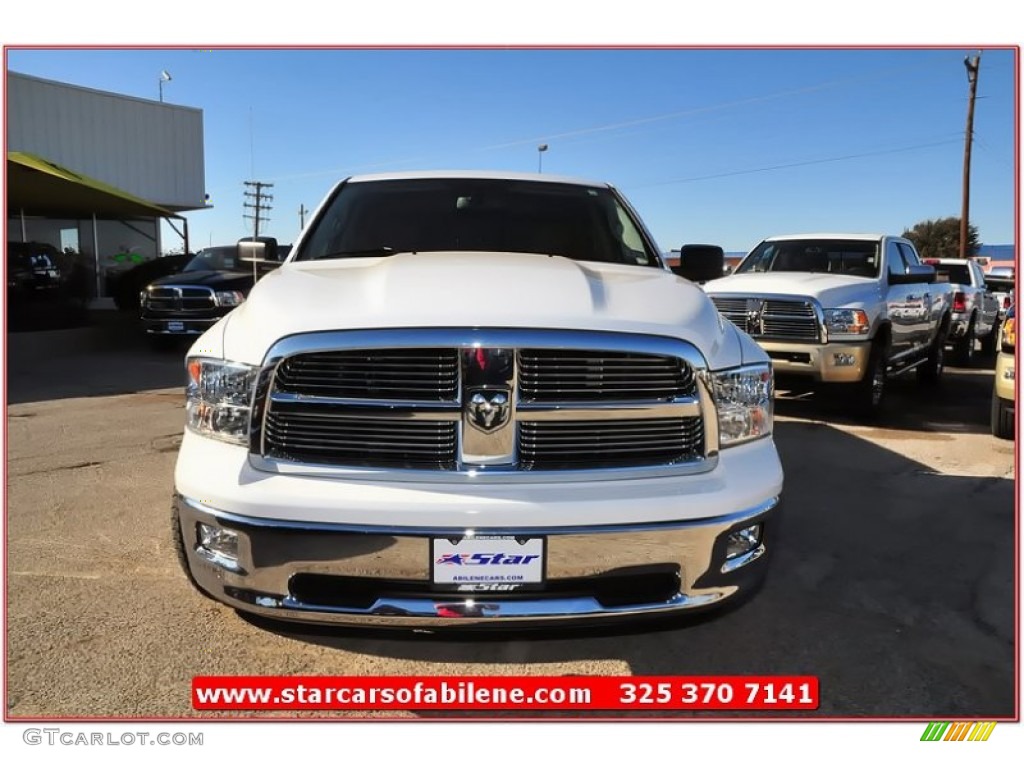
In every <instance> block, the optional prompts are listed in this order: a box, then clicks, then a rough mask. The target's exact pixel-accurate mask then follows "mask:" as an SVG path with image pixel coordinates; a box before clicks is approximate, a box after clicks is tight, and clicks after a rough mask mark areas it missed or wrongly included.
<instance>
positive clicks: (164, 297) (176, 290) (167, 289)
mask: <svg viewBox="0 0 1024 768" xmlns="http://www.w3.org/2000/svg"><path fill="white" fill-rule="evenodd" d="M144 304H145V306H146V307H147V308H149V309H156V310H189V309H213V308H214V307H216V306H217V301H216V299H215V298H214V293H213V289H212V288H206V287H204V286H189V285H164V286H157V287H153V288H149V289H147V291H146V296H145V299H144Z"/></svg>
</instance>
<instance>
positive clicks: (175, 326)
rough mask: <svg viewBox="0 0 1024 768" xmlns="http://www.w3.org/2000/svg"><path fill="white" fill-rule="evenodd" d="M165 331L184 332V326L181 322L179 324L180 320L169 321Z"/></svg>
mask: <svg viewBox="0 0 1024 768" xmlns="http://www.w3.org/2000/svg"><path fill="white" fill-rule="evenodd" d="M167 330H168V331H184V330H185V324H184V323H183V322H181V321H180V320H169V321H168V322H167Z"/></svg>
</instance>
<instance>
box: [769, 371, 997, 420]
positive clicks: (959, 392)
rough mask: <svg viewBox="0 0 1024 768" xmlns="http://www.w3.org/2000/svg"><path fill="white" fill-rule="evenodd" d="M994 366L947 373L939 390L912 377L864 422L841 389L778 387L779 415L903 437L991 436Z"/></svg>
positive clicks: (899, 382) (892, 388) (895, 384)
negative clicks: (927, 434)
mask: <svg viewBox="0 0 1024 768" xmlns="http://www.w3.org/2000/svg"><path fill="white" fill-rule="evenodd" d="M992 376H993V372H992V366H991V365H988V366H987V367H984V366H979V367H976V368H947V369H946V370H945V371H944V372H943V375H942V381H941V383H940V384H939V385H938V386H937V387H933V388H923V387H920V386H919V385H918V384H917V382H916V381H915V379H914V376H913V374H909V375H907V376H906V377H903V378H896V379H892V380H890V381H889V384H888V387H889V389H888V393H887V395H886V401H885V404H884V406H883V408H882V411H881V413H879V414H878V415H877V416H873V417H870V418H865V417H863V416H858V415H857V414H855V413H854V412H853V409H852V407H851V404H850V402H849V401H848V399H847V397H846V395H845V393H844V392H843V390H842V388H838V387H810V386H808V385H806V384H803V383H801V382H800V381H793V380H788V381H787V380H785V379H782V380H780V381H779V382H778V383H777V386H778V392H777V397H776V400H775V413H776V414H777V415H779V416H783V417H790V418H796V419H804V420H808V421H822V422H828V423H830V424H839V425H843V426H863V427H873V428H879V429H883V428H884V429H891V430H899V431H901V432H959V433H963V434H989V432H990V424H989V417H990V414H989V406H990V403H991V397H992Z"/></svg>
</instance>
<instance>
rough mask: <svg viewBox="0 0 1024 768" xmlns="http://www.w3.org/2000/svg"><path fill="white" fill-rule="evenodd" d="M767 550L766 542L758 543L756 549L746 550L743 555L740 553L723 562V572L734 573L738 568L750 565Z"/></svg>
mask: <svg viewBox="0 0 1024 768" xmlns="http://www.w3.org/2000/svg"><path fill="white" fill-rule="evenodd" d="M767 551H768V550H767V549H766V548H765V546H764V544H758V545H757V547H755V548H754V549H752V550H750V551H749V552H745V553H743V554H742V555H739V556H738V557H730V558H727V559H726V561H725V562H724V563H723V564H722V573H732V572H733V571H735V570H736V569H737V568H742V567H743V566H744V565H749V564H750V563H752V562H754V561H755V560H757V559H758V558H759V557H761V555H763V554H764V553H765V552H767Z"/></svg>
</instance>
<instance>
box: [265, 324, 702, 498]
mask: <svg viewBox="0 0 1024 768" xmlns="http://www.w3.org/2000/svg"><path fill="white" fill-rule="evenodd" d="M436 347H447V348H454V349H459V350H462V351H467V350H474V349H512V350H518V349H580V350H600V351H608V352H630V353H640V354H649V355H661V356H666V357H676V358H679V359H682V360H684V361H685V362H686V363H687V365H689V366H690V368H691V370H692V371H693V373H694V376H695V380H696V390H697V394H696V396H695V397H694V398H685V399H680V400H678V401H675V402H671V403H665V402H664V401H658V400H651V401H649V402H644V401H630V403H629V404H628V406H627V405H626V404H625V403H621V402H618V403H616V402H610V403H607V407H604V404H602V403H594V402H587V403H576V402H573V403H557V402H553V403H547V402H542V403H533V402H530V403H522V402H518V395H517V394H515V393H516V388H515V383H516V382H515V380H514V378H513V379H512V380H511V386H512V391H513V393H514V396H513V397H512V409H513V413H512V415H511V418H510V427H511V429H512V430H513V431H515V429H516V426H517V422H516V412H517V411H518V412H519V413H522V414H527V413H529V414H530V419H531V420H533V419H536V420H570V419H584V418H586V419H611V418H616V417H617V416H616V415H615V414H614V411H615V410H616V409H618V411H619V413H618V417H622V416H627V415H628V416H630V417H635V416H637V415H638V414H639V413H641V412H642V413H644V415H645V416H646V415H651V416H652V417H653V416H656V415H660V412H662V411H666V410H667V411H669V412H671V415H672V416H680V415H682V416H696V415H702V416H703V419H704V430H705V432H704V435H705V437H704V456H705V458H704V459H703V460H701V461H694V462H687V463H683V464H674V465H673V464H668V465H666V464H656V465H653V466H641V467H613V468H594V469H591V468H586V469H573V470H522V469H519V468H517V467H515V466H514V465H512V464H511V463H510V462H511V461H514V460H515V453H514V443H513V452H512V453H508V452H505V453H501V452H499V453H498V454H496V455H499V456H500V457H501V458H500V459H499V461H500V462H501V463H495V464H490V465H487V464H485V463H484V462H482V461H477V460H476V457H477V456H478V454H476V453H468V452H466V451H465V450H464V448H463V440H464V439H465V436H466V432H467V431H468V430H467V427H466V425H465V423H462V424H460V428H461V429H460V434H459V435H458V445H459V451H460V456H459V461H458V467H457V469H454V470H444V469H403V468H396V467H381V468H376V467H360V466H347V465H338V464H314V463H310V462H295V461H290V460H284V459H279V458H274V457H271V456H268V455H267V450H266V449H267V446H266V434H267V431H266V423H267V422H266V419H267V411H268V409H267V408H266V407H265V406H266V403H267V402H323V403H335V402H336V403H338V404H343V405H346V406H347V405H352V406H354V407H359V406H365V407H381V406H385V407H387V408H389V409H391V408H397V410H396V411H395V412H396V413H401V414H403V415H402V416H401V417H399V418H410V419H415V418H418V416H417V415H416V413H415V411H416V410H419V409H418V408H416V407H413V408H410V409H408V410H407V409H406V406H409V405H412V406H418V405H419V404H418V403H414V404H409V403H402V402H398V401H395V402H394V403H392V402H390V401H358V405H357V401H355V400H353V401H348V400H344V399H342V400H339V401H332V400H331V399H329V398H319V399H318V398H316V397H315V396H291V398H282V397H281V395H282V394H283V393H278V392H274V391H273V384H274V381H275V377H276V375H277V369H278V367H279V366H280V365H281V363H282V362H283V361H284V360H285V359H287V358H288V357H291V356H292V355H297V354H310V353H316V352H328V351H337V350H353V349H367V350H375V349H407V348H436ZM460 368H461V366H460ZM707 369H708V366H707V363H706V361H705V359H704V357H703V355H702V354H701V353H700V351H699V350H698V349H697V348H696V347H695V346H694V345H693V344H691V343H690V342H687V341H683V340H682V339H676V338H671V337H666V336H653V335H644V334H634V333H617V332H610V331H580V330H560V329H529V328H524V329H519V328H403V329H368V330H353V331H319V332H313V333H305V334H296V335H293V336H287V337H285V338H283V339H281V340H279V341H278V342H276V343H275V344H274V345H273V346H272V347H271V348H270V350H269V351H268V352H267V354H266V356H265V357H264V360H263V363H262V366H261V369H260V374H259V376H258V378H257V386H256V388H255V390H254V394H253V400H252V417H251V423H250V429H251V435H250V441H249V446H250V453H249V463H250V465H251V466H252V467H253V468H254V469H257V470H260V471H264V472H274V473H280V474H293V475H310V476H330V477H344V478H347V479H352V480H376V479H379V478H383V477H386V478H387V479H388V480H389V481H405V482H441V483H448V482H525V483H543V482H567V481H573V480H588V481H589V480H600V479H626V478H649V477H665V476H673V475H691V474H698V473H704V472H709V471H711V470H713V469H714V468H715V467H716V466H717V459H718V450H719V444H718V415H717V411H716V409H715V406H714V398H713V396H712V394H711V393H712V391H713V390H712V389H711V387H710V386H709V383H708V382H707V381H706V380H705V379H704V378H703V377H704V376H705V374H706V372H707ZM461 375H462V374H461V371H460V377H461ZM459 385H460V390H459V391H460V393H461V398H463V399H464V397H465V391H464V390H467V385H466V382H464V381H462V380H461V378H460V381H459ZM268 398H269V399H268ZM606 402H607V401H606ZM439 405H440V407H441V410H438V406H439ZM446 406H447V407H448V408H451V409H452V410H451V411H447V410H444V408H445V407H446ZM569 406H571V407H569ZM462 407H463V403H462V402H461V399H460V402H459V403H441V404H438V403H432V404H430V408H429V409H428V411H427V412H428V416H427V417H426V418H427V419H428V420H435V421H448V420H451V421H460V422H463V421H464V419H463V416H462V413H461V409H462ZM455 408H458V409H460V410H459V411H456V410H454V409H455ZM503 450H504V449H503ZM509 456H511V460H510V459H509V458H508V457H509Z"/></svg>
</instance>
